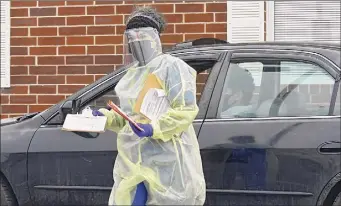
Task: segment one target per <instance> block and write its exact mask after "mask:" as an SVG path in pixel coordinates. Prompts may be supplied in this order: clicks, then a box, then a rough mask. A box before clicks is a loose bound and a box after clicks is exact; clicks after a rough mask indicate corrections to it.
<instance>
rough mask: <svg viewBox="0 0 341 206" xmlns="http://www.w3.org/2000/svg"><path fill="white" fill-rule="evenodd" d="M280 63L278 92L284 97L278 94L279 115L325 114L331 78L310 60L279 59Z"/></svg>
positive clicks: (331, 82)
mask: <svg viewBox="0 0 341 206" xmlns="http://www.w3.org/2000/svg"><path fill="white" fill-rule="evenodd" d="M280 67H281V68H280V69H281V77H280V79H281V80H280V82H281V84H280V88H281V90H280V91H279V92H282V93H283V94H284V93H285V95H286V97H283V98H281V100H283V102H282V104H281V105H280V111H279V113H278V116H295V117H297V116H321V115H328V112H329V106H330V101H331V94H332V90H333V86H334V79H333V78H332V77H331V76H330V75H329V74H328V73H327V72H326V71H325V70H324V69H322V68H320V67H319V66H316V65H313V64H310V63H303V62H294V61H292V62H289V61H282V62H281V64H280ZM279 92H278V94H279Z"/></svg>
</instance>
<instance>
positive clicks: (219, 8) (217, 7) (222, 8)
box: [206, 2, 227, 12]
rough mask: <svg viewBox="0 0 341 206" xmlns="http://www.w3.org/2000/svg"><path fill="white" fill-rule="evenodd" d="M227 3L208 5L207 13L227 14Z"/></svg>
mask: <svg viewBox="0 0 341 206" xmlns="http://www.w3.org/2000/svg"><path fill="white" fill-rule="evenodd" d="M226 11H227V3H226V2H225V3H207V4H206V12H226Z"/></svg>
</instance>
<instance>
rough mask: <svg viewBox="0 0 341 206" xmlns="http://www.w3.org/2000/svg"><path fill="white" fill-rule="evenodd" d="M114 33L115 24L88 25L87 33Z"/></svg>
mask: <svg viewBox="0 0 341 206" xmlns="http://www.w3.org/2000/svg"><path fill="white" fill-rule="evenodd" d="M96 34H98V35H103V34H115V26H89V27H88V35H96Z"/></svg>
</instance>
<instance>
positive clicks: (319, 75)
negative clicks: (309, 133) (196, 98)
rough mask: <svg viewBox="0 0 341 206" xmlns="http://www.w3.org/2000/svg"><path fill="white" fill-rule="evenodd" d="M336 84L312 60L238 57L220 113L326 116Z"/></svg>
mask: <svg viewBox="0 0 341 206" xmlns="http://www.w3.org/2000/svg"><path fill="white" fill-rule="evenodd" d="M333 86H334V79H333V78H332V77H331V76H330V75H329V73H327V72H326V71H325V70H324V69H323V68H320V67H319V66H316V65H314V64H311V63H304V62H296V61H280V60H269V59H266V60H261V59H260V60H258V61H253V62H250V61H248V62H241V61H240V60H239V62H232V63H231V64H230V68H229V70H228V72H227V76H226V79H225V83H224V89H223V94H222V97H221V100H220V104H219V108H218V114H219V115H218V117H219V118H261V117H263V118H264V117H304V116H325V115H328V113H329V106H330V102H331V95H332V90H333ZM339 98H340V97H339ZM335 112H337V109H336V111H335Z"/></svg>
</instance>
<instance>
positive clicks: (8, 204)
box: [0, 176, 18, 206]
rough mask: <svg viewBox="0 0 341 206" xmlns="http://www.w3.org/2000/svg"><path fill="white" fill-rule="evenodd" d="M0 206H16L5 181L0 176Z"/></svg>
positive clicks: (15, 201)
mask: <svg viewBox="0 0 341 206" xmlns="http://www.w3.org/2000/svg"><path fill="white" fill-rule="evenodd" d="M0 195H1V197H0V201H1V202H0V203H1V206H18V202H17V200H16V198H15V195H14V193H13V191H12V188H11V187H10V186H9V184H8V182H7V181H6V179H4V178H3V177H1V176H0Z"/></svg>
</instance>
